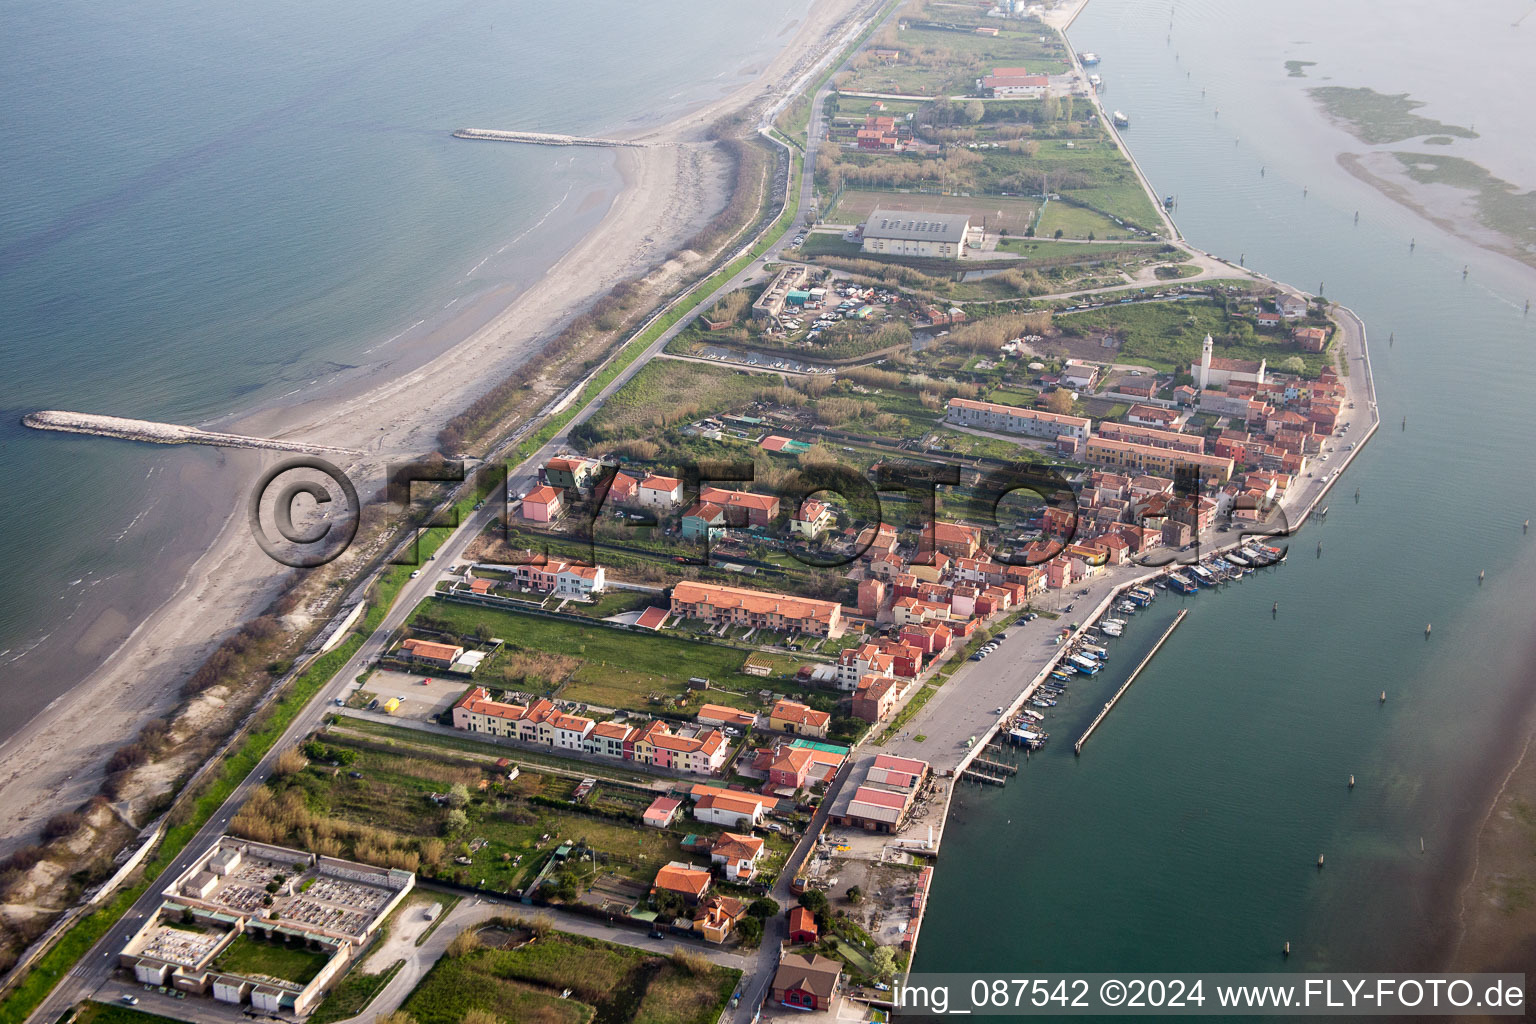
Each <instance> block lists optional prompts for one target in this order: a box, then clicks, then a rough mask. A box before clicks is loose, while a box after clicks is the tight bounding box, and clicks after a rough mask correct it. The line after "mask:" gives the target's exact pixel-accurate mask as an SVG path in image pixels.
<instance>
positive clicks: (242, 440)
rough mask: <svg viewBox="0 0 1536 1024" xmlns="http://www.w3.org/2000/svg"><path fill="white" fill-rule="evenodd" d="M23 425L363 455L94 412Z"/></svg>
mask: <svg viewBox="0 0 1536 1024" xmlns="http://www.w3.org/2000/svg"><path fill="white" fill-rule="evenodd" d="M21 422H22V424H23V425H24V426H28V427H31V428H32V429H33V430H57V431H60V432H62V433H66V434H90V435H93V436H95V437H115V438H119V439H121V440H124V441H145V442H148V443H149V444H206V445H212V446H213V447H215V448H255V449H258V450H263V451H273V452H298V453H300V454H302V455H337V456H341V457H344V458H355V457H357V456H359V455H361V454H362V453H361V452H356V451H353V450H352V449H350V448H334V447H332V446H330V445H324V444H307V443H305V442H303V441H281V440H276V439H273V438H268V437H247V436H246V435H244V434H221V433H218V432H216V431H212V430H202V429H199V428H198V427H187V426H183V425H181V424H179V423H156V422H154V421H153V420H134V419H128V418H126V417H123V416H102V415H100V414H98V413H92V412H62V411H60V410H57V409H44V410H41V411H39V412H33V413H28V414H27V415H25V416H23V417H22V418H21Z"/></svg>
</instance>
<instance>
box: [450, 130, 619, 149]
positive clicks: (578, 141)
mask: <svg viewBox="0 0 1536 1024" xmlns="http://www.w3.org/2000/svg"><path fill="white" fill-rule="evenodd" d="M453 137H454V138H456V139H470V140H472V141H477V142H522V143H526V144H528V145H531V146H607V147H616V146H628V147H630V148H632V149H641V148H643V147H644V146H645V143H643V142H629V141H627V140H625V139H594V138H588V137H586V136H582V135H555V134H552V133H549V132H509V131H502V130H501V129H499V128H460V129H459V130H458V131H456V132H454V133H453Z"/></svg>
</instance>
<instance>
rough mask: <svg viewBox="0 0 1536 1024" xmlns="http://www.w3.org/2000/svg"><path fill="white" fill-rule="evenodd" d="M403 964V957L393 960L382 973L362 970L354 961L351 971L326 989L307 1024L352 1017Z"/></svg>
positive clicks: (323, 1023) (362, 1008) (328, 1022)
mask: <svg viewBox="0 0 1536 1024" xmlns="http://www.w3.org/2000/svg"><path fill="white" fill-rule="evenodd" d="M404 966H405V961H404V960H396V961H395V962H394V963H393V964H391V965H390V966H389V967H388V968H386V969H385V970H384V971H383V972H382V973H379V974H364V973H363V972H362V971H361V970H358V969H357V966H356V965H354V967H353V969H352V971H351V972H349V973H348V974H347V976H346V977H344V978H342V979H341V981H339V982H337V983H336V985H335V986H334V987H333V988H332V989H331V990H330V991H329V992H327V993H326V995H325V999H324V1000H322V1001H321V1003H320V1005H319V1006H317V1007H316V1008H315V1012H314V1013H312V1014H311V1015H310V1017H309V1021H308V1024H332V1022H333V1021H338V1020H346V1019H347V1018H349V1017H356V1016H357V1015H358V1014H360V1013H362V1012H363V1010H364V1009H365V1008H367V1006H368V1004H369V1003H371V1002H372V1001H373V997H374V996H376V995H378V994H379V990H380V989H382V988H383V987H384V986H385V985H387V984H389V979H391V978H393V977H394V976H395V975H396V974H398V973H399V972H400V968H402V967H404Z"/></svg>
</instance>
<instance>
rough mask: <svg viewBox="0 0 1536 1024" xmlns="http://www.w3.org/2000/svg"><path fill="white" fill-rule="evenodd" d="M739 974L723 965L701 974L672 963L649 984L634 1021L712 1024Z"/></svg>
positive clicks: (662, 1023)
mask: <svg viewBox="0 0 1536 1024" xmlns="http://www.w3.org/2000/svg"><path fill="white" fill-rule="evenodd" d="M738 977H739V975H738V974H737V972H735V971H730V970H726V969H725V968H723V967H715V968H714V969H713V970H712V971H711V972H710V973H709V974H707V975H704V976H702V977H699V976H696V975H692V974H688V973H687V972H685V971H683V970H680V969H679V968H678V967H676V966H675V965H673V964H670V963H669V964H667V965H665V966H664V967H662V968H661V970H660V971H658V972H657V973H656V976H655V977H654V978H652V979H651V983H650V985H649V986H647V987H646V990H645V995H644V996H642V997H641V999H640V1005H639V1007H637V1008H636V1010H635V1016H634V1018H633V1020H634V1024H711V1022H712V1021H714V1020H715V1019H716V1017H718V1016H719V1014H720V1010H721V1007H723V1006H724V1005H725V1002H726V1000H728V999H730V998H731V993H732V992H733V991H734V990H735V988H736V980H737V978H738ZM711 982H713V985H711Z"/></svg>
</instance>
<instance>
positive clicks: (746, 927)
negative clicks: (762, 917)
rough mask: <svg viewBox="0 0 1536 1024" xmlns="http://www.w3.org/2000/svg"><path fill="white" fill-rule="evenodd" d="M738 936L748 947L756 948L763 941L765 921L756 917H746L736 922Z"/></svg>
mask: <svg viewBox="0 0 1536 1024" xmlns="http://www.w3.org/2000/svg"><path fill="white" fill-rule="evenodd" d="M736 936H737V937H738V938H739V939H741V944H742V945H743V946H745V947H747V948H748V949H755V948H756V947H757V945H758V944H759V943H760V942H762V941H763V922H761V921H759V920H758V919H757V918H755V917H744V918H742V919H741V920H740V921H737V922H736Z"/></svg>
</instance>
